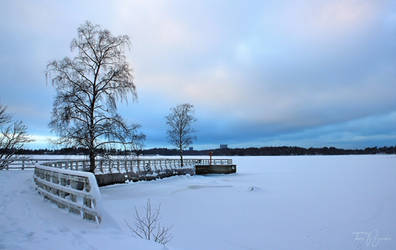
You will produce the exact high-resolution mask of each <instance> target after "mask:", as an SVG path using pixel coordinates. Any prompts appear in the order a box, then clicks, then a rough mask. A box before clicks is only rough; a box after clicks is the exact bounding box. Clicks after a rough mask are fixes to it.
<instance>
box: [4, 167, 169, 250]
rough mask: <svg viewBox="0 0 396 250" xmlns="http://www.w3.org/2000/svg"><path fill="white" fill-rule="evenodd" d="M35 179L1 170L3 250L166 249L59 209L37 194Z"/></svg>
mask: <svg viewBox="0 0 396 250" xmlns="http://www.w3.org/2000/svg"><path fill="white" fill-rule="evenodd" d="M32 176H33V171H32V170H25V171H0V249H7V250H37V249H40V250H53V249H57V250H70V249H90V250H92V249H103V250H108V249H136V250H164V249H166V248H164V247H163V246H162V245H159V244H156V243H154V242H150V241H146V240H141V239H136V238H134V237H133V236H132V234H131V233H130V232H129V231H128V230H122V229H120V227H118V226H117V227H114V226H109V224H108V223H104V222H105V221H106V220H105V219H103V223H101V224H95V223H92V222H89V221H86V220H82V219H81V218H80V216H77V215H74V214H71V213H68V212H67V211H65V210H62V209H59V208H58V207H57V206H56V205H55V204H54V203H52V202H50V201H48V200H45V199H43V198H42V197H41V196H40V195H39V194H38V193H37V191H36V190H35V188H34V186H35V185H34V182H33V178H32ZM171 249H174V248H171Z"/></svg>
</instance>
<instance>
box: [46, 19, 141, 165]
mask: <svg viewBox="0 0 396 250" xmlns="http://www.w3.org/2000/svg"><path fill="white" fill-rule="evenodd" d="M77 34H78V35H77V38H76V39H73V40H72V42H71V51H72V52H75V53H74V54H75V55H74V57H72V58H69V57H65V58H64V59H62V60H59V61H52V62H50V63H49V64H48V65H47V72H46V76H47V79H50V80H51V82H52V85H53V86H54V87H55V89H56V93H57V95H56V98H55V101H54V104H53V111H52V118H51V122H50V123H49V127H50V128H51V129H52V130H53V131H54V132H56V134H57V135H58V136H59V138H60V139H59V140H58V143H60V144H63V145H67V146H74V147H83V148H86V149H88V151H89V160H90V169H89V171H90V172H94V170H95V158H96V156H97V154H98V153H97V152H98V150H99V149H103V148H106V147H121V148H124V149H129V147H132V148H133V147H134V146H135V145H136V143H141V142H142V140H144V135H143V134H141V133H139V132H138V129H139V127H140V126H139V125H137V124H127V123H126V122H125V121H124V119H123V118H122V117H121V116H120V115H119V114H118V113H117V102H118V101H127V98H128V97H129V96H132V98H136V97H137V94H136V87H135V84H134V81H133V75H132V69H131V68H130V67H129V64H128V62H127V61H126V56H125V50H126V49H127V48H129V44H130V42H129V37H128V36H127V35H121V36H113V35H112V34H111V33H110V32H109V31H108V30H106V29H102V28H101V27H100V26H98V25H94V24H92V23H90V22H86V23H84V24H83V25H81V26H80V27H79V28H78V32H77Z"/></svg>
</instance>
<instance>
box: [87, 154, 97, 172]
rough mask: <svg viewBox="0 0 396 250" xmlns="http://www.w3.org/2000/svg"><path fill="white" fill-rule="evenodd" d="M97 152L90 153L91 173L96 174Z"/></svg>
mask: <svg viewBox="0 0 396 250" xmlns="http://www.w3.org/2000/svg"><path fill="white" fill-rule="evenodd" d="M95 168H96V166H95V152H93V151H90V152H89V172H91V173H93V174H95Z"/></svg>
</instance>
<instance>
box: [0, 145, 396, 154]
mask: <svg viewBox="0 0 396 250" xmlns="http://www.w3.org/2000/svg"><path fill="white" fill-rule="evenodd" d="M2 151H3V150H1V149H0V153H2ZM209 152H213V155H215V156H260V155H261V156H270V155H363V154H396V146H392V147H368V148H365V149H341V148H335V147H322V148H303V147H287V146H283V147H260V148H256V147H250V148H224V149H219V148H218V149H207V150H185V155H209ZM15 153H16V154H21V155H22V154H48V155H89V150H88V149H86V148H76V147H70V148H61V149H18V150H17V151H16V152H15ZM100 153H102V154H111V155H131V154H134V155H162V156H175V155H179V150H178V149H168V148H151V149H142V150H134V151H131V150H119V149H100Z"/></svg>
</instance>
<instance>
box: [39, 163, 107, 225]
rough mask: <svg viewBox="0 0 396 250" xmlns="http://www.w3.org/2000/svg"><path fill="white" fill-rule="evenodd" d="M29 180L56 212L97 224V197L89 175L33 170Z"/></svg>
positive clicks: (46, 169) (95, 186) (75, 172)
mask: <svg viewBox="0 0 396 250" xmlns="http://www.w3.org/2000/svg"><path fill="white" fill-rule="evenodd" d="M33 179H34V182H35V185H36V189H37V191H38V192H39V193H40V194H41V195H42V196H43V197H45V198H46V199H48V200H50V201H52V202H54V203H55V204H57V205H58V207H59V208H64V209H68V210H69V211H70V212H72V213H76V214H79V215H80V216H81V217H82V218H84V219H87V220H91V221H95V222H97V223H100V222H101V220H102V218H101V215H100V211H99V210H100V205H101V204H100V202H101V201H100V199H101V196H100V192H99V188H98V184H97V183H96V179H95V176H94V175H93V174H92V173H87V172H81V171H72V170H66V169H59V168H51V167H46V166H36V167H35V169H34V175H33Z"/></svg>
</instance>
